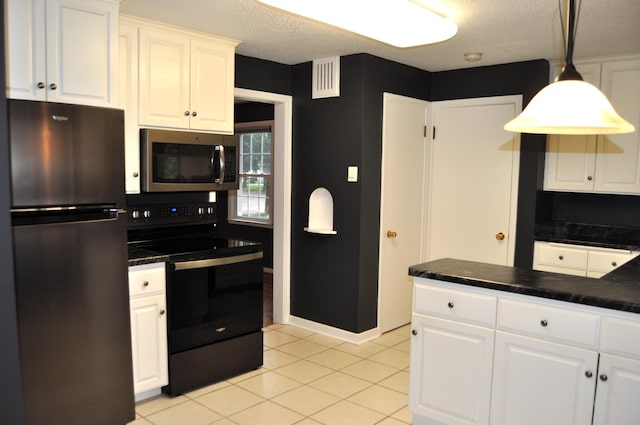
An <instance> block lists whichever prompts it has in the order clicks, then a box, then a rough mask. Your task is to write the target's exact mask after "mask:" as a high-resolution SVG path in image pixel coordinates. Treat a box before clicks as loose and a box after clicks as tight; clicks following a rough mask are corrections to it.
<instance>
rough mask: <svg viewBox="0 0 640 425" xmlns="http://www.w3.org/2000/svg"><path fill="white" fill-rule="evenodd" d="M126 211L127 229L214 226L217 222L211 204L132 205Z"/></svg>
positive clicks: (214, 205)
mask: <svg viewBox="0 0 640 425" xmlns="http://www.w3.org/2000/svg"><path fill="white" fill-rule="evenodd" d="M128 210H129V214H128V220H127V225H128V227H151V226H153V227H157V226H165V225H166V226H177V225H185V224H215V223H216V222H217V214H216V204H215V203H212V202H210V203H207V202H202V203H179V204H152V205H132V206H129V208H128Z"/></svg>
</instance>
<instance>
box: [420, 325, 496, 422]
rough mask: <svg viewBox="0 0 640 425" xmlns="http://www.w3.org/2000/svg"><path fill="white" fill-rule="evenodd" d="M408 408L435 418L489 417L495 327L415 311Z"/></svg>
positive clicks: (483, 419)
mask: <svg viewBox="0 0 640 425" xmlns="http://www.w3.org/2000/svg"><path fill="white" fill-rule="evenodd" d="M412 328H413V331H416V332H417V333H416V334H415V335H414V336H413V337H412V340H411V367H410V368H411V375H410V383H409V408H410V410H411V411H412V412H413V413H414V414H415V415H418V416H420V417H423V418H427V419H429V420H432V421H436V422H437V423H446V424H448V425H471V424H488V423H489V406H490V397H491V371H492V360H493V340H494V334H495V331H494V330H493V329H488V328H483V327H478V326H472V325H465V324H460V323H456V322H451V321H448V320H442V319H436V318H432V317H428V316H421V315H415V314H414V315H413V324H412Z"/></svg>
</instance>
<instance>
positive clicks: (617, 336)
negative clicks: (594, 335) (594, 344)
mask: <svg viewBox="0 0 640 425" xmlns="http://www.w3.org/2000/svg"><path fill="white" fill-rule="evenodd" d="M600 351H602V352H605V353H610V354H618V355H621V356H625V357H633V358H636V359H640V318H638V320H637V321H634V320H626V319H619V318H615V317H606V316H605V317H604V318H603V319H602V333H601V336H600Z"/></svg>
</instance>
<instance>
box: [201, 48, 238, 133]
mask: <svg viewBox="0 0 640 425" xmlns="http://www.w3.org/2000/svg"><path fill="white" fill-rule="evenodd" d="M234 61H235V59H234V48H233V47H231V46H225V45H222V44H221V45H214V44H212V43H211V42H208V41H204V40H192V41H191V96H190V98H191V121H190V126H191V129H194V130H210V131H216V132H219V133H228V134H233V96H234V95H233V81H234Z"/></svg>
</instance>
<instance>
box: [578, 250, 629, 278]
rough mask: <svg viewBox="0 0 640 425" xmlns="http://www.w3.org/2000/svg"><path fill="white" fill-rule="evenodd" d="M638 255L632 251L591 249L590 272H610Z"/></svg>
mask: <svg viewBox="0 0 640 425" xmlns="http://www.w3.org/2000/svg"><path fill="white" fill-rule="evenodd" d="M637 255H638V253H636V252H630V251H623V252H620V251H617V250H611V251H589V263H588V266H587V271H588V272H599V273H609V272H610V271H613V270H615V269H616V268H618V267H620V266H621V265H623V264H624V263H626V262H627V261H629V260H632V259H633V258H635V257H636V256H637Z"/></svg>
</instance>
